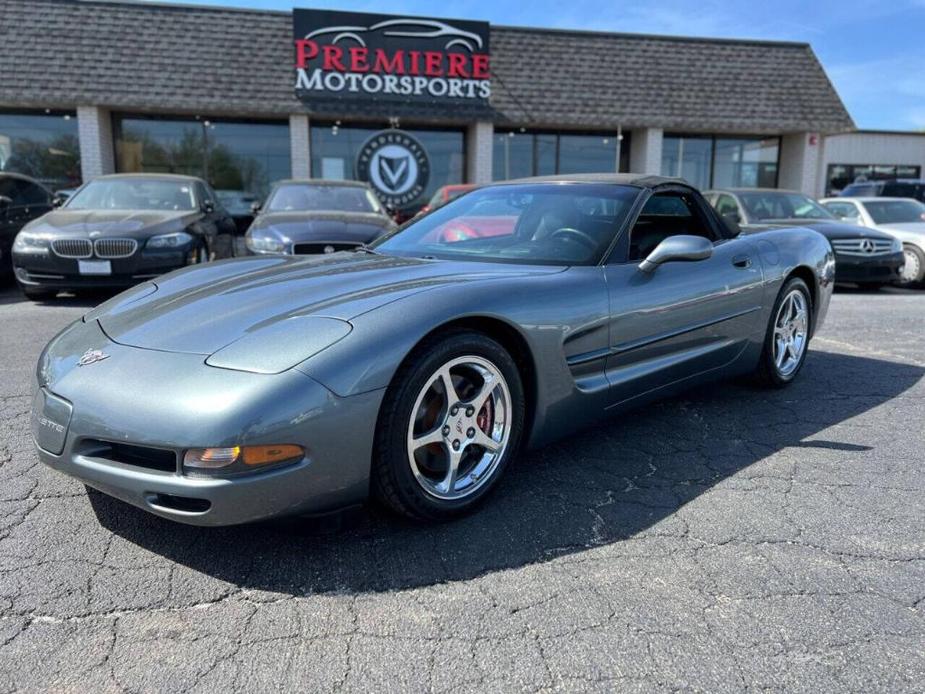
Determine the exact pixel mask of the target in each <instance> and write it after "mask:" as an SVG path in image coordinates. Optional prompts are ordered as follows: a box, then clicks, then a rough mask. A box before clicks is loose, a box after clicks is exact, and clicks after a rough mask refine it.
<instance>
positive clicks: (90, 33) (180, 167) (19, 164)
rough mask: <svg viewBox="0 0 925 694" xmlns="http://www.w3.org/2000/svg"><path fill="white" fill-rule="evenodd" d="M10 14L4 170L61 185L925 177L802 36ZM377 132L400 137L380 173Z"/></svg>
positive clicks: (780, 181)
mask: <svg viewBox="0 0 925 694" xmlns="http://www.w3.org/2000/svg"><path fill="white" fill-rule="evenodd" d="M0 16H2V17H3V25H4V28H5V32H4V34H5V36H4V39H3V41H0V63H2V65H3V66H4V70H3V71H0V169H6V170H15V171H22V172H24V173H27V174H30V175H32V176H34V177H36V178H38V179H40V180H42V181H44V182H46V183H47V184H48V185H49V186H50V187H53V188H67V187H72V186H74V185H77V184H79V183H80V182H81V181H86V180H89V179H91V178H93V177H95V176H99V175H102V174H107V173H113V172H142V171H143V172H174V173H187V174H193V175H199V176H202V177H204V178H206V179H208V180H209V181H210V182H211V183H212V184H213V185H214V186H215V187H216V188H220V189H232V190H245V191H249V192H251V193H253V194H255V195H262V194H264V193H265V192H266V190H267V189H268V187H269V185H270V184H272V182H273V181H275V180H278V179H282V178H290V177H292V178H303V177H318V178H330V179H340V178H357V177H360V178H364V179H368V178H369V177H370V176H374V177H375V176H379V178H382V177H383V176H385V177H386V178H389V181H388V182H387V184H388V185H392V187H393V188H395V191H393V192H396V193H397V192H401V191H400V190H399V189H402V190H404V191H405V194H404V196H403V197H402V196H399V197H396V198H395V199H396V200H398V201H399V203H400V204H399V205H398V206H399V207H408V208H413V207H414V206H419V205H420V204H423V203H424V202H425V201H426V199H427V198H428V197H429V196H430V195H431V194H432V193H433V191H435V190H436V189H437V188H439V187H440V186H442V185H446V184H455V183H487V182H490V181H493V180H503V179H510V178H519V177H523V176H531V175H544V174H555V173H574V172H612V171H633V172H645V173H653V174H665V175H671V176H682V177H684V178H686V179H688V180H689V181H690V182H692V183H694V184H695V185H697V186H700V187H703V188H707V187H718V186H770V187H781V188H791V189H797V190H802V191H805V192H807V193H809V194H812V195H821V194H823V193H825V192H827V190H828V189H830V188H832V186H833V183H832V180H833V176H835V174H837V175H838V176H841V177H842V178H844V177H845V176H851V177H857V176H859V175H869V176H886V175H889V174H890V173H891V172H892V174H893V175H904V176H916V177H917V176H919V175H920V174H921V167H922V166H923V165H925V145H923V144H922V143H923V142H925V138H922V137H921V136H915V135H901V134H895V133H855V132H853V131H854V123H853V122H852V120H851V117H850V116H849V114H848V112H847V111H846V109H845V107H844V105H843V104H842V102H841V100H840V98H839V96H838V94H837V93H836V91H835V89H834V87H833V86H832V84H831V82H830V81H829V79H828V78H827V76H826V73H825V71H824V70H823V68H822V66H821V65H820V63H819V61H818V59H817V58H816V56H815V54H814V53H813V51H812V49H811V47H810V46H809V45H808V44H805V43H790V42H769V41H754V40H720V39H698V38H680V37H662V36H644V35H634V34H617V33H599V32H585V31H561V30H551V29H541V28H536V29H534V28H521V27H506V26H489V25H488V24H487V23H484V22H476V21H469V20H459V21H456V20H448V19H432V18H418V17H415V18H408V17H387V16H382V15H361V14H356V13H341V12H331V11H314V10H295V11H293V12H270V11H256V10H241V9H224V8H214V7H198V6H190V5H159V4H156V3H134V2H104V1H98V0H97V1H93V0H91V1H79V0H29V1H22V0H0ZM377 135H379V136H380V137H381V136H383V135H385V136H388V137H390V138H392V139H389V140H388V142H386V141H385V140H380V142H382V143H384V144H385V145H389V144H390V143H395V144H394V145H393V146H392V149H389V148H388V146H386V147H385V148H384V149H380V151H379V155H381V156H379V159H378V160H376V161H375V162H372V160H369V159H368V155H369V153H370V151H371V150H370V149H369V144H370V142H372V141H375V137H374V136H377ZM395 138H398V139H395ZM859 138H860V139H859ZM395 147H398V148H399V149H395ZM401 147H405V149H404V150H401V149H400V148H401ZM393 150H394V151H393ZM402 151H404V152H408V153H409V154H410V159H409V161H408V162H405V161H404V159H402V158H401V157H400V156H398V155H399V154H400V153H401V152H402ZM833 157H834V158H833ZM373 163H375V164H376V166H373ZM406 164H407V165H406ZM383 167H385V168H383ZM408 167H410V169H409V168H408ZM832 167H842V168H841V169H833V168H832ZM844 167H857V169H855V168H850V169H848V168H844ZM864 167H867V168H864ZM891 167H892V168H891ZM409 171H410V172H411V174H413V176H410V177H411V178H413V177H414V176H418V180H417V182H416V184H414V185H412V184H413V183H414V182H412V181H410V179H409ZM376 172H378V174H377V173H376ZM379 178H377V181H378V180H379ZM839 180H841V179H839ZM409 191H410V192H409ZM379 192H380V193H381V191H379Z"/></svg>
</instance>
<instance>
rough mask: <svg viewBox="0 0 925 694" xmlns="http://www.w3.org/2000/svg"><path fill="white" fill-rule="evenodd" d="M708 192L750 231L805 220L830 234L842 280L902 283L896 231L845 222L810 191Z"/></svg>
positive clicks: (878, 284) (732, 219)
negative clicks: (818, 201)
mask: <svg viewBox="0 0 925 694" xmlns="http://www.w3.org/2000/svg"><path fill="white" fill-rule="evenodd" d="M704 196H705V197H706V198H707V200H709V201H710V203H711V204H712V205H713V206H714V207H715V208H716V210H717V212H719V214H720V216H721V217H723V219H725V220H726V221H727V222H729V223H731V224H733V225H736V226H738V227H739V228H741V229H742V231H744V232H745V233H746V234H754V233H756V232H761V231H765V230H767V229H771V228H780V227H792V226H794V225H800V226H803V227H807V228H809V229H814V230H816V231H818V232H819V233H820V234H822V235H823V236H825V237H826V238H827V239H829V241H830V242H831V244H832V248H833V249H834V250H835V260H836V273H835V279H836V281H838V282H840V283H841V282H849V283H851V284H857V285H859V286H861V287H864V288H869V289H877V288H879V287H882V286H884V285H887V284H893V283H901V282H902V271H903V264H904V262H905V258H904V256H903V247H902V244H901V243H899V242H898V241H897V240H896V238H895V237H894V236H892V235H890V234H886V233H883V232H882V231H877V230H874V229H865V228H864V227H861V226H858V225H857V224H851V223H845V222H841V221H839V219H838V218H837V217H835V215H833V214H832V213H831V212H830V211H829V210H827V209H825V207H823V206H822V205H820V204H819V203H817V202H816V201H815V200H813V199H812V198H811V197H809V196H808V195H804V194H803V193H798V192H796V191H791V190H779V189H776V188H723V189H717V190H708V191H705V192H704Z"/></svg>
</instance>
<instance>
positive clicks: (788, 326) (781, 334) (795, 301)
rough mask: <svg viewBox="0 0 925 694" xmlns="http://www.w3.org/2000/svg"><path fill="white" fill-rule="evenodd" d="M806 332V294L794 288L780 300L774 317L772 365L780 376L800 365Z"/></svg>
mask: <svg viewBox="0 0 925 694" xmlns="http://www.w3.org/2000/svg"><path fill="white" fill-rule="evenodd" d="M808 333H809V310H808V308H807V301H806V295H805V294H803V292H801V291H800V290H799V289H794V290H793V291H791V292H790V293H789V294H787V296H786V297H785V298H784V300H783V301H782V302H781V305H780V308H779V309H778V310H777V318H775V319H774V366H775V367H776V368H777V372H778V373H779V374H780V375H781V376H789V375H790V374H792V373H793V372H794V371H796V369H797V367H798V366H799V365H800V360H801V359H802V358H803V352H805V351H806V343H807V341H808V337H809V335H808Z"/></svg>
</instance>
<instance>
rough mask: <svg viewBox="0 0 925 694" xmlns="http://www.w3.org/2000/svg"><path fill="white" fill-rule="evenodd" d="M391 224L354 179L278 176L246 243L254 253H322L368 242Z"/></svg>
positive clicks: (369, 192)
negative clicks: (313, 178) (281, 179)
mask: <svg viewBox="0 0 925 694" xmlns="http://www.w3.org/2000/svg"><path fill="white" fill-rule="evenodd" d="M394 228H395V223H394V222H393V221H392V220H391V219H390V218H389V216H388V214H387V213H386V211H385V208H383V206H382V203H380V202H379V198H377V197H376V194H375V193H373V191H372V189H371V188H370V187H369V186H368V185H366V184H365V183H360V182H358V181H323V180H311V179H309V180H302V181H280V182H279V183H277V184H276V185H275V186H274V187H273V190H271V191H270V195H269V196H268V197H267V202H266V205H264V206H263V208H262V209H261V210H260V212H259V214H258V215H257V217H256V218H255V219H254V223H253V224H251V228H250V229H248V231H247V236H246V238H245V243H246V245H247V249H248V251H249V252H251V253H254V254H268V253H269V254H283V253H285V254H297V255H298V254H309V255H312V254H321V253H333V252H335V251H343V250H349V249H352V248H356V247H357V246H362V245H364V244H367V243H370V242H371V241H373V240H375V239H377V238H379V237H380V236H382V234H384V233H386V232H387V231H391V230H392V229H394Z"/></svg>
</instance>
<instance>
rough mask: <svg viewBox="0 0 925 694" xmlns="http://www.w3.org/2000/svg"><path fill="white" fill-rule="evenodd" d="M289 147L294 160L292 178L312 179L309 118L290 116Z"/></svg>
mask: <svg viewBox="0 0 925 694" xmlns="http://www.w3.org/2000/svg"><path fill="white" fill-rule="evenodd" d="M289 147H290V156H291V158H292V177H293V178H310V177H311V175H312V156H311V130H310V128H309V123H308V116H306V115H305V114H301V113H300V114H293V115H291V116H289Z"/></svg>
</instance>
